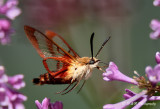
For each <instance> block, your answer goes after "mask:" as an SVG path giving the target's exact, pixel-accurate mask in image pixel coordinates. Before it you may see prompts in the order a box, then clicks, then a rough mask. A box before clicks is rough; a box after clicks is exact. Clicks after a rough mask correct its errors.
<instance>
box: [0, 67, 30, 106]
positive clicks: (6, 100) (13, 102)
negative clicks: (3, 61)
mask: <svg viewBox="0 0 160 109" xmlns="http://www.w3.org/2000/svg"><path fill="white" fill-rule="evenodd" d="M14 77H18V78H17V80H14V79H15V78H14ZM8 78H10V77H8V76H7V75H6V74H5V73H4V67H3V66H0V106H1V107H0V108H2V109H24V106H23V104H22V102H23V101H26V100H27V97H26V96H24V95H23V94H21V93H19V92H18V91H17V90H15V89H13V86H14V85H15V84H18V82H17V81H19V78H20V79H21V82H23V81H22V77H19V75H15V76H13V77H11V78H10V80H9V79H8ZM11 79H12V80H11ZM8 81H13V82H12V83H14V84H9V83H8Z"/></svg>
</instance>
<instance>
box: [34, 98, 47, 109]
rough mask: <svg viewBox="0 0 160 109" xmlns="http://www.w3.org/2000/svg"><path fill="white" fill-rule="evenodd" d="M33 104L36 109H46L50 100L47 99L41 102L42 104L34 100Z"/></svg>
mask: <svg viewBox="0 0 160 109" xmlns="http://www.w3.org/2000/svg"><path fill="white" fill-rule="evenodd" d="M35 103H36V106H37V108H38V109H48V107H49V103H50V100H49V99H48V98H45V99H44V100H43V101H42V104H41V103H40V102H39V101H38V100H36V101H35Z"/></svg>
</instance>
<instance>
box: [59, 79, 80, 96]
mask: <svg viewBox="0 0 160 109" xmlns="http://www.w3.org/2000/svg"><path fill="white" fill-rule="evenodd" d="M79 82H80V81H78V82H76V83H75V85H74V86H73V87H72V88H71V89H70V90H68V91H67V92H65V93H62V94H61V95H65V94H67V93H69V92H71V91H72V90H73V89H75V88H76V87H77V85H78V84H79Z"/></svg>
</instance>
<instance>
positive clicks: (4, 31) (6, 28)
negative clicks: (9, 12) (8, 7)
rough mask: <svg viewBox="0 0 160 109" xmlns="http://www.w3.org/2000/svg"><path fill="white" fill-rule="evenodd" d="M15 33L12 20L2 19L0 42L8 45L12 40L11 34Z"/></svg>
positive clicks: (0, 20)
mask: <svg viewBox="0 0 160 109" xmlns="http://www.w3.org/2000/svg"><path fill="white" fill-rule="evenodd" d="M12 33H14V30H13V29H11V22H10V21H9V20H6V19H0V43H1V44H2V45H6V44H8V43H9V42H10V35H11V34H12Z"/></svg>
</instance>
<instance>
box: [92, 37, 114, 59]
mask: <svg viewBox="0 0 160 109" xmlns="http://www.w3.org/2000/svg"><path fill="white" fill-rule="evenodd" d="M110 38H111V36H109V38H107V39H106V40H105V41H104V42H103V44H102V45H101V48H100V49H99V50H98V52H97V54H96V56H95V57H97V56H98V55H99V53H100V51H101V50H102V48H103V47H104V45H105V44H106V43H107V42H108V41H109V39H110Z"/></svg>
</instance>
